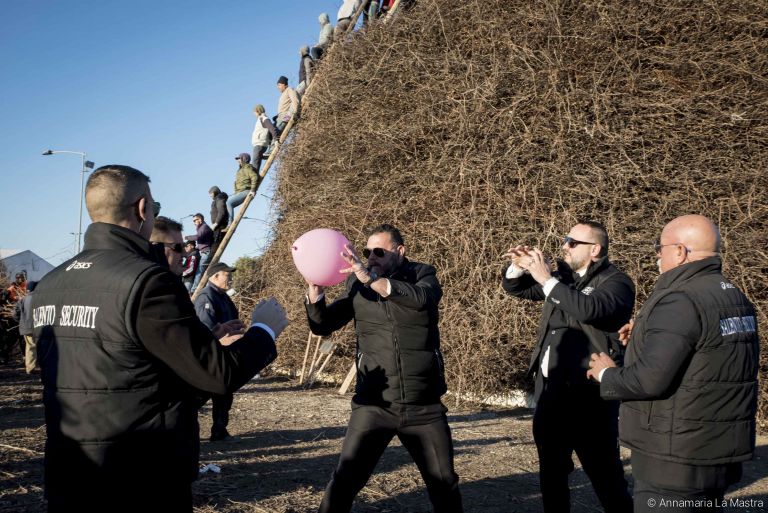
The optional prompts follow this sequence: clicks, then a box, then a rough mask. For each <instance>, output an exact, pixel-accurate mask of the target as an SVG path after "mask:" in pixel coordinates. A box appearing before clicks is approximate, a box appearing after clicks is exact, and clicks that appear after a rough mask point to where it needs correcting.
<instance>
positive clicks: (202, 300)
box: [195, 281, 238, 330]
mask: <svg viewBox="0 0 768 513" xmlns="http://www.w3.org/2000/svg"><path fill="white" fill-rule="evenodd" d="M195 313H196V314H197V317H198V318H199V319H200V322H202V323H203V324H205V326H206V327H207V328H208V329H210V330H212V329H213V327H214V326H216V325H217V324H219V323H224V322H227V321H233V320H235V319H237V317H238V313H237V307H236V306H235V303H233V302H232V300H231V299H230V298H229V296H228V295H227V291H225V290H221V289H220V288H219V287H217V286H216V285H214V284H213V283H211V282H210V281H209V282H208V283H207V284H206V285H205V288H203V290H202V292H200V295H199V296H197V299H195Z"/></svg>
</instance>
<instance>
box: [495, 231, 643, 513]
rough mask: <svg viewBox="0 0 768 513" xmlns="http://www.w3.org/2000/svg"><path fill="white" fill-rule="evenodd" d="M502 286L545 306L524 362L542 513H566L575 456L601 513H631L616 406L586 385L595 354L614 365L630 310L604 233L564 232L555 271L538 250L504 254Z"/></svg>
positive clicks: (628, 292) (626, 284)
mask: <svg viewBox="0 0 768 513" xmlns="http://www.w3.org/2000/svg"><path fill="white" fill-rule="evenodd" d="M504 256H505V257H508V258H510V259H511V265H510V266H509V267H508V268H507V269H505V271H504V277H503V280H502V285H503V287H504V290H506V291H507V292H508V293H509V294H511V295H513V296H516V297H519V298H523V299H528V300H531V301H544V308H543V310H542V316H541V320H540V322H539V327H538V331H537V335H536V345H535V349H534V352H533V355H532V357H531V363H530V367H529V369H528V372H529V374H534V375H535V389H534V399H535V401H536V410H535V412H534V416H533V437H534V440H535V442H536V448H537V450H538V454H539V480H540V486H541V496H542V501H543V505H544V511H545V512H546V513H553V512H558V513H559V512H564V511H569V510H570V490H569V487H568V475H569V474H570V473H571V472H572V471H573V468H574V467H573V459H572V458H573V453H574V451H575V452H576V454H577V456H578V457H579V461H580V462H581V465H582V467H583V469H584V472H585V473H586V474H587V476H588V477H589V479H590V481H591V482H592V487H593V488H594V490H595V493H596V494H597V497H598V499H599V500H600V503H601V504H602V506H603V509H605V511H606V512H608V513H612V512H630V511H632V498H631V497H630V495H629V492H628V491H627V481H626V479H625V478H624V469H623V467H622V464H621V458H620V455H619V447H618V426H617V423H618V408H619V404H618V402H616V401H607V400H603V399H601V397H600V389H599V387H597V386H595V384H594V383H591V382H590V381H589V380H588V379H586V371H587V370H588V369H589V361H590V354H591V353H593V352H594V351H595V350H596V349H597V350H598V351H603V352H605V353H606V354H610V355H611V356H612V357H614V358H616V359H617V360H620V358H621V355H622V354H623V352H622V346H621V343H620V342H619V339H618V331H619V329H620V328H621V327H622V326H623V325H624V324H626V323H627V321H628V320H629V319H630V317H631V315H632V309H633V307H634V304H635V288H634V284H633V283H632V280H631V279H630V278H629V276H627V275H626V274H624V273H623V272H621V271H620V270H619V269H617V268H616V267H614V266H613V264H611V263H610V261H609V260H608V232H607V231H606V229H605V227H604V226H603V225H602V224H600V223H597V222H593V221H582V222H579V223H578V224H577V225H575V226H574V227H573V228H571V230H570V231H569V232H568V235H567V236H566V237H565V239H564V241H563V245H562V256H563V259H562V260H558V261H557V271H556V272H555V273H553V272H552V271H551V266H550V263H549V262H548V261H547V260H546V259H545V258H544V255H543V254H542V252H541V251H540V250H539V249H537V248H532V247H529V246H524V245H517V246H514V247H511V248H510V250H509V252H508V253H507V254H506V255H504Z"/></svg>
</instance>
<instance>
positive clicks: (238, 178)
mask: <svg viewBox="0 0 768 513" xmlns="http://www.w3.org/2000/svg"><path fill="white" fill-rule="evenodd" d="M294 94H295V93H294ZM235 160H237V161H238V163H239V164H240V167H239V168H238V169H237V173H236V174H235V192H234V193H233V194H232V196H230V197H229V199H228V200H227V214H228V215H229V223H230V224H232V221H234V219H235V207H239V206H240V205H242V204H243V202H245V199H246V198H253V197H254V196H256V189H257V188H258V187H259V183H260V182H261V179H260V178H259V173H257V172H256V170H255V169H253V166H252V165H251V164H250V162H251V156H250V155H248V154H247V153H241V154H240V155H238V156H237V157H235Z"/></svg>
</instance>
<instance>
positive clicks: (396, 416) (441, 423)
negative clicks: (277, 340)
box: [293, 224, 463, 513]
mask: <svg viewBox="0 0 768 513" xmlns="http://www.w3.org/2000/svg"><path fill="white" fill-rule="evenodd" d="M329 232H331V233H329ZM293 250H294V255H293V256H294V261H295V262H296V265H297V267H298V268H299V271H300V272H301V273H302V275H303V276H304V278H305V279H306V280H307V283H308V284H309V291H308V295H307V302H306V308H307V317H308V319H309V326H310V329H311V330H312V332H313V333H315V334H316V335H322V336H327V335H330V334H331V333H333V332H334V331H336V330H338V329H340V328H342V327H343V326H344V325H346V324H347V323H348V322H350V321H351V320H353V319H354V321H355V331H356V335H357V384H356V386H355V395H354V397H353V398H352V416H351V418H350V420H349V425H348V427H347V433H346V435H345V437H344V443H343V446H342V449H341V455H340V458H339V464H338V467H337V468H336V470H335V471H334V473H333V476H332V478H331V482H330V483H329V484H328V487H327V488H326V490H325V496H324V497H323V501H322V503H321V505H320V510H319V511H320V512H321V513H329V512H333V513H341V512H348V511H349V510H350V509H351V508H352V502H353V501H354V498H355V496H356V495H357V493H358V492H359V491H360V490H361V489H362V488H363V487H364V486H365V483H366V482H367V481H368V478H369V477H370V476H371V474H372V473H373V469H374V467H375V466H376V463H377V462H378V460H379V459H380V458H381V455H382V454H383V452H384V450H385V449H386V447H387V446H388V445H389V442H390V441H391V440H392V438H393V437H394V436H397V437H398V438H399V439H400V441H401V442H402V444H403V446H404V447H405V448H406V449H407V450H408V452H409V453H410V454H411V457H412V458H413V460H414V461H415V463H416V465H417V466H418V468H419V471H420V472H421V475H422V477H423V478H424V481H425V483H426V485H427V492H428V493H429V497H430V500H431V501H432V505H433V507H434V510H435V512H437V513H454V512H461V511H463V509H462V502H461V494H460V493H459V477H458V475H456V472H455V471H454V467H453V441H452V439H451V430H450V428H449V426H448V419H447V417H446V412H447V408H446V407H445V406H444V405H443V404H442V402H441V401H440V397H441V396H442V395H443V394H444V393H445V391H446V383H445V369H444V365H443V356H442V354H441V352H440V332H439V330H438V303H439V302H440V298H441V297H442V295H443V292H442V289H441V287H440V283H439V282H438V280H437V276H436V271H435V268H434V267H433V266H431V265H428V264H423V263H418V262H412V261H410V260H408V259H407V258H406V257H405V253H406V248H405V244H404V242H403V237H402V235H401V234H400V231H399V230H398V229H397V228H395V227H394V226H391V225H388V224H383V225H380V226H378V227H376V228H374V229H373V230H372V231H371V232H370V234H369V237H368V243H367V245H366V247H365V248H364V249H363V251H362V255H363V257H364V258H366V259H367V261H368V262H367V263H368V265H367V266H366V265H363V263H362V261H361V259H360V256H358V254H357V252H356V251H355V250H354V248H353V247H352V245H351V244H350V243H349V241H347V240H346V238H344V236H343V235H341V234H339V233H338V232H334V231H333V230H313V231H311V232H308V233H306V234H304V235H303V236H302V237H300V238H299V239H298V240H297V241H296V242H295V243H294V247H293ZM310 253H311V255H312V258H309V257H308V255H309V254H310ZM334 275H335V276H334ZM339 276H341V279H339V278H338V277H339ZM344 277H346V282H345V292H344V294H342V296H341V297H339V298H338V299H337V300H336V301H334V302H333V303H331V304H330V305H326V302H325V287H326V286H329V285H333V284H335V283H338V282H340V281H341V280H342V279H344ZM334 280H335V281H334Z"/></svg>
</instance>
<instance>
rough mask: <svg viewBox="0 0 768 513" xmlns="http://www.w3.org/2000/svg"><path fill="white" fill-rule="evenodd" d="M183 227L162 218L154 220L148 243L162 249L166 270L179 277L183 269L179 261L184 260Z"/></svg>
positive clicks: (176, 222)
mask: <svg viewBox="0 0 768 513" xmlns="http://www.w3.org/2000/svg"><path fill="white" fill-rule="evenodd" d="M182 230H183V227H182V226H181V223H179V222H178V221H174V220H173V219H169V218H167V217H164V216H158V217H157V218H156V219H155V225H154V227H153V228H152V234H151V235H150V236H149V242H151V243H153V244H157V245H159V246H161V247H162V251H163V254H164V255H165V259H166V261H167V262H168V268H169V269H170V271H171V272H172V273H173V274H175V275H176V276H181V275H182V273H183V272H184V268H183V266H182V265H181V261H182V259H183V258H184V241H183V240H182V238H181V232H182Z"/></svg>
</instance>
